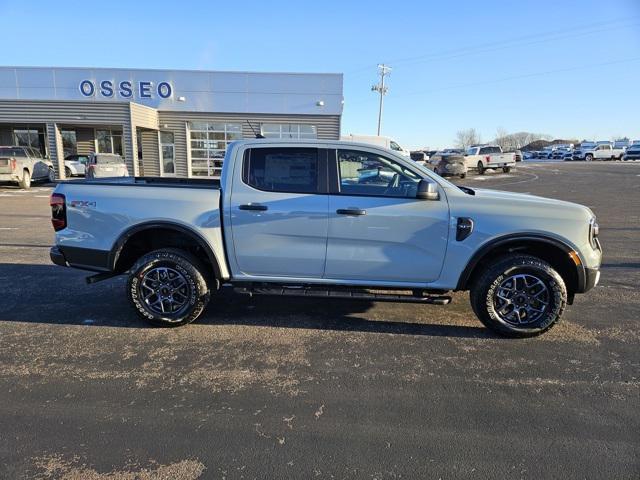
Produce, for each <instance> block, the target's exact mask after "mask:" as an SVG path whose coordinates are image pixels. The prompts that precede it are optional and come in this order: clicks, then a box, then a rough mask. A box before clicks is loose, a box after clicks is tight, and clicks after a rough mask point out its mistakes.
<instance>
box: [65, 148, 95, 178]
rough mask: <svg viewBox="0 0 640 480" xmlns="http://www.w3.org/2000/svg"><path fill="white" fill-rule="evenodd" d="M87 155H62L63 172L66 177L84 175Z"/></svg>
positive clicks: (87, 160)
mask: <svg viewBox="0 0 640 480" xmlns="http://www.w3.org/2000/svg"><path fill="white" fill-rule="evenodd" d="M88 162H89V155H75V154H74V155H67V156H66V157H64V173H65V176H66V177H67V178H71V177H80V176H81V177H84V175H85V172H86V169H87V163H88Z"/></svg>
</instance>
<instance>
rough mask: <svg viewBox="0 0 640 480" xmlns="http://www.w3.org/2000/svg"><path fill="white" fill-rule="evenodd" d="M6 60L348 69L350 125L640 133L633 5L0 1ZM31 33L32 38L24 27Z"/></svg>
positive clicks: (577, 0) (423, 137)
mask: <svg viewBox="0 0 640 480" xmlns="http://www.w3.org/2000/svg"><path fill="white" fill-rule="evenodd" d="M0 19H1V23H2V28H1V29H0V44H1V45H2V53H1V54H0V65H11V66H73V67H122V68H166V69H196V70H231V71H233V70H242V71H247V70H248V71H277V72H332V73H343V74H344V102H345V103H344V115H343V120H342V133H343V134H348V133H355V134H375V132H376V128H377V121H378V100H379V97H378V96H377V94H376V93H374V92H372V91H371V86H372V85H373V84H375V83H377V81H378V77H377V65H378V64H380V63H385V64H388V65H389V66H391V68H392V71H391V74H390V75H389V77H388V79H387V81H388V83H387V84H388V87H389V91H388V94H387V95H386V97H385V108H384V115H383V119H382V134H383V135H387V136H390V137H393V138H394V139H396V140H397V141H398V142H399V143H400V144H402V145H404V146H405V147H413V148H415V147H430V148H444V147H447V146H451V145H452V144H453V143H454V141H455V136H456V132H457V131H459V130H462V129H466V128H475V129H477V130H478V131H479V132H480V134H481V136H482V140H484V141H489V140H491V139H493V138H495V136H496V130H497V129H498V128H501V129H505V130H506V131H508V132H518V131H530V132H535V133H544V134H549V135H552V136H554V137H555V138H570V139H579V140H582V139H592V140H603V139H604V140H609V139H613V138H618V137H622V136H628V137H630V138H632V139H640V118H639V117H638V113H637V112H638V105H639V100H640V0H608V1H602V0H562V1H558V0H553V1H548V0H537V1H520V2H517V1H513V0H510V1H507V0H502V1H498V0H486V1H472V0H468V1H466V0H465V1H462V0H459V1H456V0H448V1H403V0H396V1H395V2H388V1H387V2H372V1H366V2H365V1H351V2H348V1H340V2H339V1H334V0H323V1H320V2H305V1H296V2H294V1H262V2H254V1H252V0H245V1H244V2H241V3H240V2H231V1H226V2H216V1H186V0H185V1H182V2H175V1H172V2H164V1H160V0H155V1H144V0H141V1H136V2H133V1H118V0H110V1H109V2H101V3H91V2H86V1H82V2H71V1H64V0H57V1H55V2H54V1H39V0H32V1H30V2H24V1H10V0H0ZM26 26H28V31H25V27H26Z"/></svg>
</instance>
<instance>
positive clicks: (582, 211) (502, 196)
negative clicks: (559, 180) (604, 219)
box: [474, 188, 594, 221]
mask: <svg viewBox="0 0 640 480" xmlns="http://www.w3.org/2000/svg"><path fill="white" fill-rule="evenodd" d="M474 190H475V192H476V195H475V197H476V199H477V201H478V202H481V203H485V202H486V203H488V204H495V205H496V206H498V205H502V206H503V207H508V208H509V209H513V208H517V209H523V214H524V215H525V216H526V215H527V213H533V212H538V213H539V212H541V211H545V212H548V215H549V216H552V217H558V216H566V217H570V218H575V217H576V216H581V217H584V218H585V219H586V220H587V221H588V220H589V219H590V218H591V217H593V216H594V214H593V212H592V211H591V209H589V208H588V207H585V206H584V205H580V204H578V203H572V202H566V201H564V200H556V199H554V198H545V197H538V196H535V195H528V194H524V193H513V192H505V191H502V190H488V189H483V188H478V189H475V188H474ZM498 211H499V210H498Z"/></svg>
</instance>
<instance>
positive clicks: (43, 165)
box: [0, 146, 56, 189]
mask: <svg viewBox="0 0 640 480" xmlns="http://www.w3.org/2000/svg"><path fill="white" fill-rule="evenodd" d="M55 179H56V174H55V171H54V169H53V163H51V161H50V160H49V159H47V158H43V156H42V154H41V153H40V151H39V150H37V149H35V148H31V147H19V146H13V147H0V182H11V183H16V184H18V186H19V187H20V188H23V189H28V188H31V181H32V180H33V181H46V182H53V181H55Z"/></svg>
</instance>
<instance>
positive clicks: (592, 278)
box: [576, 268, 600, 293]
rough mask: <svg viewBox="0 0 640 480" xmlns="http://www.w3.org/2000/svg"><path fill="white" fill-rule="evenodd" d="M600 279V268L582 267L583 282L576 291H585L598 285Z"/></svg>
mask: <svg viewBox="0 0 640 480" xmlns="http://www.w3.org/2000/svg"><path fill="white" fill-rule="evenodd" d="M599 281H600V269H599V268H585V269H584V282H583V286H582V289H581V290H580V291H578V292H576V293H585V292H588V291H589V290H591V289H592V288H593V287H595V286H596V285H598V282H599Z"/></svg>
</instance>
